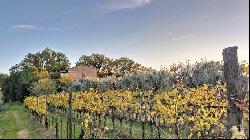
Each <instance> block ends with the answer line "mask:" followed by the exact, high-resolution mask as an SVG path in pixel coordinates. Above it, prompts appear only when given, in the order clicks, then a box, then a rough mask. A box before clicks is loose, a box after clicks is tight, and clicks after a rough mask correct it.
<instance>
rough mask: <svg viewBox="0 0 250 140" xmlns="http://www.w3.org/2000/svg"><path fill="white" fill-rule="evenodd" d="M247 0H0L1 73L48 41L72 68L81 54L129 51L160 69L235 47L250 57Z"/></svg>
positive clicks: (126, 53)
mask: <svg viewBox="0 0 250 140" xmlns="http://www.w3.org/2000/svg"><path fill="white" fill-rule="evenodd" d="M248 38H249V0H11V1H10V0H1V1H0V50H1V51H0V72H4V73H8V70H9V68H10V67H11V66H13V65H15V64H17V63H19V62H20V61H21V60H22V59H23V58H24V56H25V55H26V54H28V53H29V52H30V53H35V52H37V51H41V50H43V49H44V48H45V47H49V48H51V49H53V50H56V51H61V52H63V53H65V54H66V55H67V57H68V58H69V59H70V61H71V64H72V66H74V64H75V62H76V61H77V60H78V59H79V57H80V56H81V55H83V54H87V55H90V54H92V53H103V54H105V55H107V56H108V57H111V58H119V57H121V56H126V57H129V58H132V59H134V60H135V61H136V62H138V63H141V64H142V65H144V66H148V67H153V68H156V69H159V68H160V67H161V65H162V66H167V67H168V66H169V65H170V64H173V63H178V62H185V61H186V60H191V62H195V61H200V60H201V59H205V58H206V59H207V60H222V55H221V54H222V50H223V48H226V47H228V46H238V47H239V49H238V55H239V59H240V60H248V59H249V39H248Z"/></svg>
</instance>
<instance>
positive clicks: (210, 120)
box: [24, 83, 227, 138]
mask: <svg viewBox="0 0 250 140" xmlns="http://www.w3.org/2000/svg"><path fill="white" fill-rule="evenodd" d="M225 93H226V89H225V85H223V84H221V83H218V84H217V85H215V86H214V87H210V86H209V85H203V86H201V87H198V88H191V89H188V88H186V87H185V86H184V85H181V84H180V85H177V86H176V87H173V90H171V91H169V92H167V91H157V92H155V91H153V90H151V91H150V90H149V91H139V90H138V91H135V92H131V91H128V90H127V91H122V90H112V91H106V92H103V93H100V92H98V91H95V90H92V91H85V92H74V93H72V111H73V114H80V115H79V118H80V119H79V122H78V123H80V124H81V135H82V136H85V135H89V136H92V135H93V138H101V137H100V134H98V133H95V132H94V130H95V129H98V128H99V129H100V128H101V127H104V128H106V127H107V126H106V124H105V122H106V121H107V119H111V120H112V123H114V119H118V120H119V121H120V127H119V128H114V124H113V128H107V129H112V131H113V130H114V129H119V131H120V132H122V131H124V130H123V127H124V126H123V122H124V121H126V122H130V128H129V132H128V133H129V134H130V136H133V131H132V130H133V125H134V123H138V124H141V133H142V135H141V137H139V138H156V137H155V134H154V132H155V130H154V129H157V137H158V138H164V137H161V136H162V135H165V136H166V134H161V133H167V131H168V133H173V134H176V136H177V137H178V138H182V137H186V136H187V137H188V138H207V137H210V138H215V137H214V136H219V135H220V134H218V132H221V131H223V128H224V125H223V122H222V120H223V119H224V118H225V115H226V107H227V102H226V99H225V97H226V95H225ZM68 98H69V93H57V94H50V95H48V96H47V106H46V97H45V96H40V97H27V98H26V99H25V101H24V103H25V105H26V107H27V108H28V109H29V110H31V112H32V113H34V114H36V115H37V116H39V117H40V119H41V120H45V117H46V115H47V114H46V113H47V112H46V108H48V110H51V112H54V113H55V112H58V111H60V112H65V111H66V110H68V107H69V105H68V102H67V100H68ZM65 115H66V114H65ZM81 119H82V120H81ZM145 125H149V127H150V129H151V130H150V134H149V136H146V135H148V134H145ZM96 127H97V128H96ZM161 129H163V130H165V131H163V132H162V131H160V130H161ZM182 130H185V132H181V131H182ZM91 133H92V134H91ZM99 133H103V132H99ZM183 134H185V135H186V136H184V135H183ZM82 138H83V137H82ZM85 138H86V137H85ZM87 138H88V137H87ZM90 138H91V137H90ZM165 138H168V137H165Z"/></svg>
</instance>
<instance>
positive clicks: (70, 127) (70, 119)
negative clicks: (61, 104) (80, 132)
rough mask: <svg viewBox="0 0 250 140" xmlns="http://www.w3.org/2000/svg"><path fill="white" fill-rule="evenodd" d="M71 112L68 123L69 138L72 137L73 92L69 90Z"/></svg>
mask: <svg viewBox="0 0 250 140" xmlns="http://www.w3.org/2000/svg"><path fill="white" fill-rule="evenodd" d="M68 102H69V114H68V123H69V126H68V127H69V139H72V92H71V90H70V91H69V100H68Z"/></svg>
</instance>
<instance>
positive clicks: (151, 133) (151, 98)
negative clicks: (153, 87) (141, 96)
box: [149, 93, 154, 139]
mask: <svg viewBox="0 0 250 140" xmlns="http://www.w3.org/2000/svg"><path fill="white" fill-rule="evenodd" d="M153 107H154V96H153V93H151V94H150V99H149V111H150V113H152V112H153ZM149 124H150V139H153V138H154V130H153V117H152V116H151V115H150V122H149Z"/></svg>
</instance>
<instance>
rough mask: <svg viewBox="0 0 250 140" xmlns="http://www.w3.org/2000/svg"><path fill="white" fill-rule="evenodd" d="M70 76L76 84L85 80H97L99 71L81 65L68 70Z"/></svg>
mask: <svg viewBox="0 0 250 140" xmlns="http://www.w3.org/2000/svg"><path fill="white" fill-rule="evenodd" d="M68 76H70V77H71V78H72V80H73V81H75V82H78V81H79V80H84V79H95V78H97V69H96V68H94V67H89V66H85V65H80V66H76V67H73V68H70V69H68Z"/></svg>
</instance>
